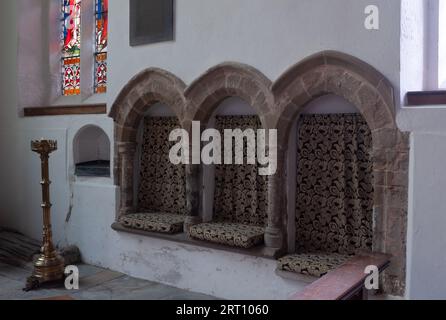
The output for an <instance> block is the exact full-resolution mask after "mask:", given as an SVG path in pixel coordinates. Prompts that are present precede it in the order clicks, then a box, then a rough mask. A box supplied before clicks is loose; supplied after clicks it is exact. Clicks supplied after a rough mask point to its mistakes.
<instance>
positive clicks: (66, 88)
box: [61, 0, 81, 96]
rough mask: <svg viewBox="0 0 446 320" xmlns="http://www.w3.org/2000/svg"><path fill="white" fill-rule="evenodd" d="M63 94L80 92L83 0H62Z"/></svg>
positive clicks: (70, 94) (69, 94) (68, 94)
mask: <svg viewBox="0 0 446 320" xmlns="http://www.w3.org/2000/svg"><path fill="white" fill-rule="evenodd" d="M61 16H62V18H61V22H62V35H61V40H62V94H63V95H64V96H72V95H78V94H80V91H81V89H80V53H81V51H80V50H81V0H62V14H61Z"/></svg>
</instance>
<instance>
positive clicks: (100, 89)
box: [94, 0, 108, 93]
mask: <svg viewBox="0 0 446 320" xmlns="http://www.w3.org/2000/svg"><path fill="white" fill-rule="evenodd" d="M95 43H96V45H95V46H96V50H95V56H96V57H95V81H94V87H95V93H104V92H106V91H107V43H108V0H96V41H95Z"/></svg>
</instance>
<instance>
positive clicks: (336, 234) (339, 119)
mask: <svg viewBox="0 0 446 320" xmlns="http://www.w3.org/2000/svg"><path fill="white" fill-rule="evenodd" d="M288 151H289V152H288V163H287V189H288V190H287V194H288V198H287V202H288V203H287V211H288V230H287V231H288V249H289V252H290V255H289V256H286V257H284V258H282V259H280V261H279V268H280V269H281V270H283V271H290V272H295V273H298V274H304V275H309V276H314V277H320V276H323V275H325V274H326V273H327V272H329V271H331V270H334V269H336V268H337V267H339V266H341V265H342V264H343V263H345V262H346V261H347V260H348V259H350V258H351V257H352V256H353V255H355V254H357V253H360V252H364V251H367V250H369V251H371V250H372V243H373V239H372V238H373V237H372V233H373V169H372V137H371V131H370V128H369V127H368V125H367V123H366V121H365V120H364V118H363V117H362V116H361V114H360V113H359V110H357V109H356V107H355V106H354V105H353V104H351V103H350V102H348V101H346V100H345V99H343V98H341V97H338V96H336V95H332V94H330V95H324V96H322V97H319V98H316V99H314V100H312V101H311V102H310V103H308V105H307V106H305V108H304V109H303V110H302V112H301V115H300V116H299V117H298V119H297V120H296V121H295V123H294V124H293V127H292V130H291V133H290V138H289V146H288Z"/></svg>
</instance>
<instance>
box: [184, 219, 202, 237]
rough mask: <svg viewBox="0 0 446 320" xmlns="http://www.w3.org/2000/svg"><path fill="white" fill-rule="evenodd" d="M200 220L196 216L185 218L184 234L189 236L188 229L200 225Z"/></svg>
mask: <svg viewBox="0 0 446 320" xmlns="http://www.w3.org/2000/svg"><path fill="white" fill-rule="evenodd" d="M202 222H203V221H202V219H201V218H200V217H197V216H186V219H185V220H184V232H185V233H186V234H189V228H190V227H192V226H195V225H197V224H200V223H202Z"/></svg>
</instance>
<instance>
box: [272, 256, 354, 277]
mask: <svg viewBox="0 0 446 320" xmlns="http://www.w3.org/2000/svg"><path fill="white" fill-rule="evenodd" d="M350 257H351V256H348V255H342V254H337V253H332V254H323V253H320V254H292V255H288V256H285V257H283V258H281V259H279V262H278V268H279V269H280V270H283V271H288V272H293V273H300V274H304V275H309V276H313V277H322V276H324V275H326V274H327V273H328V272H330V271H332V270H334V269H337V268H338V267H340V266H341V265H342V264H344V263H345V262H347V260H348V259H349V258H350Z"/></svg>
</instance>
